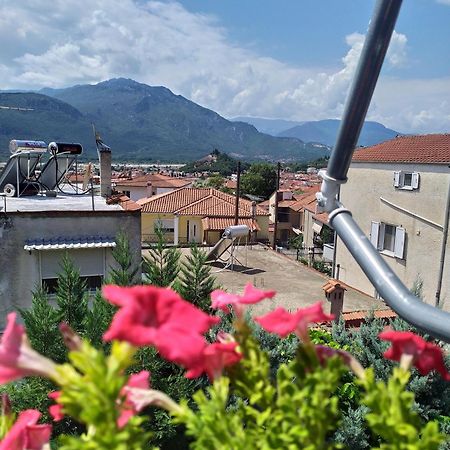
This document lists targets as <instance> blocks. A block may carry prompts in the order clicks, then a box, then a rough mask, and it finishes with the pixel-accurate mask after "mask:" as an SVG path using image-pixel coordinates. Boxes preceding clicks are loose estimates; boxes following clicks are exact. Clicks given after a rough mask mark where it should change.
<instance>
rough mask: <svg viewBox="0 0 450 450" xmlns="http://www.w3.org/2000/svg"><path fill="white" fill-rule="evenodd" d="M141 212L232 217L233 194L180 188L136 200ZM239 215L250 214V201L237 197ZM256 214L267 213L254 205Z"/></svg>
mask: <svg viewBox="0 0 450 450" xmlns="http://www.w3.org/2000/svg"><path fill="white" fill-rule="evenodd" d="M137 203H138V204H139V205H141V206H142V212H143V213H172V214H179V215H193V216H221V217H229V216H233V217H234V208H235V196H234V195H230V194H225V193H224V192H221V191H218V190H217V189H211V188H210V189H195V188H181V189H177V190H175V191H172V192H166V193H164V194H159V195H155V196H153V197H149V198H143V199H140V200H138V202H137ZM238 215H239V217H251V216H252V202H251V201H249V200H245V199H243V198H241V199H239V214H238ZM256 215H257V216H266V215H268V213H267V212H266V211H265V210H263V209H262V208H259V207H256Z"/></svg>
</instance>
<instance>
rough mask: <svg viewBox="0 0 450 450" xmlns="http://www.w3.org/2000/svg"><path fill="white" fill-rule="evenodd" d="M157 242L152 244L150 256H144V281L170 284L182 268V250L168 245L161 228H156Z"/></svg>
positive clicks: (164, 284) (158, 284) (154, 283)
mask: <svg viewBox="0 0 450 450" xmlns="http://www.w3.org/2000/svg"><path fill="white" fill-rule="evenodd" d="M155 233H156V236H157V238H158V240H157V242H156V243H155V244H153V245H151V247H150V249H149V256H144V258H143V261H142V271H143V272H144V274H145V277H144V282H145V283H147V284H153V285H155V286H160V287H166V286H170V285H171V284H172V283H173V281H174V280H175V278H176V277H177V275H178V272H179V270H180V267H179V261H180V256H181V252H180V250H178V249H177V248H176V247H168V246H167V243H166V240H165V238H164V233H163V232H162V230H161V228H157V229H156V230H155Z"/></svg>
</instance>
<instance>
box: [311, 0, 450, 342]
mask: <svg viewBox="0 0 450 450" xmlns="http://www.w3.org/2000/svg"><path fill="white" fill-rule="evenodd" d="M401 3H402V1H401V0H378V2H377V4H376V6H375V10H374V14H373V17H372V20H371V23H370V27H369V31H368V33H367V36H366V39H365V42H364V47H363V50H362V53H361V56H360V59H359V63H358V67H357V69H356V73H355V76H354V79H353V82H352V86H351V88H350V91H349V95H348V98H347V102H346V106H345V109H344V114H343V117H342V122H341V126H340V129H339V132H338V136H337V140H336V145H335V147H334V149H333V151H332V153H331V156H330V160H329V162H328V167H327V169H326V170H325V171H321V172H320V176H321V177H322V179H323V182H322V187H321V192H319V193H318V194H317V203H318V206H319V209H321V210H322V211H328V212H329V213H330V214H329V221H330V225H331V226H332V227H333V228H334V229H335V231H336V233H337V234H338V236H339V237H340V238H341V240H342V241H343V243H344V244H345V245H346V247H347V248H348V250H349V251H350V253H351V254H352V256H353V257H354V258H355V260H356V261H357V263H358V264H359V265H360V266H361V268H362V269H363V271H364V273H365V274H366V276H367V277H368V278H369V280H370V281H371V283H372V284H373V285H374V286H375V288H376V290H377V291H378V292H379V293H380V295H381V296H382V298H383V299H384V300H385V301H386V303H387V304H388V305H389V306H390V307H391V308H392V309H393V310H394V311H395V312H396V313H397V314H398V315H399V316H400V317H402V318H403V319H405V320H406V321H408V322H409V323H411V324H412V325H414V326H416V327H417V328H419V329H421V330H423V331H425V332H427V333H429V334H431V335H433V336H435V337H436V338H439V339H442V340H444V341H446V342H450V314H448V313H446V312H444V311H441V310H439V309H437V308H434V307H433V306H431V305H428V304H426V303H424V302H422V300H420V299H419V298H417V297H415V296H414V295H412V294H411V292H410V291H409V290H408V289H407V288H406V287H405V285H404V284H403V283H402V282H401V281H400V279H399V278H398V277H397V276H396V275H395V273H394V272H393V271H392V269H391V268H390V267H389V266H388V265H387V264H386V262H385V261H384V260H383V258H382V257H381V255H380V254H379V253H378V251H377V250H376V249H375V248H374V247H373V245H372V244H371V243H370V241H369V240H368V239H367V237H366V236H365V235H364V233H363V232H362V230H361V229H360V228H359V226H358V225H357V223H356V222H355V220H354V219H353V217H352V216H351V212H350V211H348V210H346V209H345V208H343V207H342V205H341V204H340V202H339V201H338V200H337V194H338V191H339V186H340V185H341V184H343V183H345V182H346V181H347V172H348V169H349V166H350V163H351V159H352V156H353V152H354V149H355V147H356V143H357V142H358V138H359V134H360V132H361V128H362V126H363V123H364V119H365V117H366V113H367V110H368V108H369V104H370V100H371V98H372V95H373V91H374V89H375V85H376V82H377V80H378V76H379V74H380V70H381V66H382V64H383V61H384V58H385V56H386V52H387V48H388V46H389V41H390V39H391V36H392V33H393V31H394V26H395V22H396V20H397V16H398V13H399V11H400V6H401Z"/></svg>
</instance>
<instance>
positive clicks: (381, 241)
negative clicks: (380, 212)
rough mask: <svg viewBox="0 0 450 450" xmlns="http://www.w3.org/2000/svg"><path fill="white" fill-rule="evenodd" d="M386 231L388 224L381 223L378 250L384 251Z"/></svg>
mask: <svg viewBox="0 0 450 450" xmlns="http://www.w3.org/2000/svg"><path fill="white" fill-rule="evenodd" d="M385 230H386V224H385V223H383V222H381V223H380V231H379V236H378V246H377V248H378V250H384V234H385Z"/></svg>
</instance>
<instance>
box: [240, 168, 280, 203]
mask: <svg viewBox="0 0 450 450" xmlns="http://www.w3.org/2000/svg"><path fill="white" fill-rule="evenodd" d="M276 188H277V172H276V169H275V167H274V166H273V165H271V164H268V163H256V164H252V165H251V166H250V169H249V170H248V171H247V172H246V173H244V174H243V175H242V177H241V192H243V193H245V194H251V195H257V196H260V197H264V198H269V197H270V195H271V194H272V193H273V192H274V191H275V189H276Z"/></svg>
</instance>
